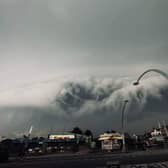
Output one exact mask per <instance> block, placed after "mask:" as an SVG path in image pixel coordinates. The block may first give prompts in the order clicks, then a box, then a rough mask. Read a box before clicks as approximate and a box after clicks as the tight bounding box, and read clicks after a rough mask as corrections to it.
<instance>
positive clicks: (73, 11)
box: [0, 0, 168, 106]
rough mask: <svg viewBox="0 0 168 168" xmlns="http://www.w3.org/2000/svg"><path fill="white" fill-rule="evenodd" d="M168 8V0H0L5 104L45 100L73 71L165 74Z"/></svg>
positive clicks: (131, 75)
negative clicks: (151, 70)
mask: <svg viewBox="0 0 168 168" xmlns="http://www.w3.org/2000/svg"><path fill="white" fill-rule="evenodd" d="M167 9H168V0H0V83H1V87H0V88H1V89H0V91H1V92H2V93H1V95H2V96H1V98H0V104H1V105H6V106H11V105H19V104H22V105H23V103H22V101H23V102H24V103H25V104H26V105H27V104H31V103H32V104H33V105H34V103H35V104H36V101H37V102H38V103H37V104H39V103H41V102H43V103H44V101H45V99H43V98H42V97H44V96H48V97H47V99H50V94H55V93H53V89H51V88H53V87H57V86H56V85H57V84H58V83H60V81H64V80H68V79H69V78H70V79H71V80H72V79H73V78H74V76H75V75H76V76H77V77H76V78H78V77H81V76H85V77H89V76H95V77H101V78H102V77H103V78H106V77H111V78H120V77H124V79H125V78H129V79H131V80H132V79H135V78H136V76H137V75H139V74H140V73H142V72H143V71H144V70H146V69H148V68H160V69H162V70H164V71H166V72H167V71H168V68H167V67H168V10H167ZM52 79H54V80H56V83H55V84H51V85H49V86H48V87H47V86H37V85H35V86H34V88H29V90H28V91H27V93H26V91H23V90H24V86H28V85H29V84H30V85H31V84H32V86H33V84H36V82H37V83H38V82H40V81H44V83H45V82H46V83H49V81H50V80H52ZM48 80H49V81H48ZM19 87H21V89H20V90H19V89H18V88H19ZM22 87H23V88H22ZM39 87H41V88H42V89H41V90H40V89H39ZM12 89H13V90H15V89H18V90H17V91H12ZM6 90H7V91H8V92H10V93H6ZM29 101H30V102H31V103H29Z"/></svg>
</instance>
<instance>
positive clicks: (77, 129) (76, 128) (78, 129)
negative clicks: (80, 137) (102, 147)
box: [71, 127, 83, 134]
mask: <svg viewBox="0 0 168 168" xmlns="http://www.w3.org/2000/svg"><path fill="white" fill-rule="evenodd" d="M71 132H72V133H74V134H82V133H83V132H82V130H81V129H80V128H79V127H75V128H73V130H72V131H71Z"/></svg>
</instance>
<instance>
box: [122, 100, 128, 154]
mask: <svg viewBox="0 0 168 168" xmlns="http://www.w3.org/2000/svg"><path fill="white" fill-rule="evenodd" d="M127 103H128V100H125V101H124V105H123V108H122V116H121V128H122V152H126V147H125V135H124V132H125V129H124V117H125V109H126V106H127Z"/></svg>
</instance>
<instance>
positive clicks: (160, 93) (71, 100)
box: [1, 77, 168, 134]
mask: <svg viewBox="0 0 168 168" xmlns="http://www.w3.org/2000/svg"><path fill="white" fill-rule="evenodd" d="M141 85H142V86H139V87H135V86H133V85H130V83H128V82H123V81H121V80H111V79H95V78H90V79H88V80H81V81H78V82H77V81H76V82H75V81H71V82H66V83H64V84H62V86H61V87H60V89H59V92H58V93H57V95H56V96H55V98H54V99H53V101H52V103H51V104H48V105H46V106H43V107H38V106H34V107H33V106H28V107H24V106H23V107H16V106H13V107H6V108H5V107H4V108H1V113H2V111H5V114H4V113H2V114H4V116H2V117H3V121H4V120H6V123H5V124H4V125H6V126H7V129H8V130H10V131H11V130H16V129H19V128H20V126H21V125H22V131H23V130H25V129H26V128H27V127H29V126H30V125H34V127H35V128H36V131H39V130H43V131H41V133H43V134H44V133H47V131H49V130H50V129H51V128H52V129H53V130H55V131H58V130H59V131H60V130H63V129H67V130H70V129H72V127H74V126H76V125H78V126H80V127H82V128H85V129H86V128H88V127H89V128H91V129H93V130H95V132H96V133H98V132H101V131H103V130H106V129H109V128H111V129H112V128H115V129H118V130H120V119H121V109H122V106H123V102H124V100H126V99H127V100H129V104H128V106H127V112H126V116H127V117H126V118H127V121H128V123H129V124H128V126H127V129H128V130H131V131H136V130H138V131H142V130H144V129H145V126H141V127H140V128H139V127H138V123H139V122H140V123H143V122H144V120H147V119H148V124H149V123H151V125H152V121H154V122H157V120H158V118H159V117H158V116H160V119H162V118H163V116H164V117H165V116H166V113H167V111H166V109H167V102H166V101H167V98H168V95H167V91H168V84H167V81H166V80H160V78H158V77H155V78H149V79H146V80H143V81H142V84H141ZM86 121H87V124H86ZM9 123H10V125H12V127H11V126H9V125H8V124H9ZM135 123H137V125H136V124H135ZM132 124H135V125H136V126H135V127H134V129H133V128H132V127H131V126H132ZM5 129H6V127H4V128H3V129H2V131H4V130H5ZM19 130H21V129H19Z"/></svg>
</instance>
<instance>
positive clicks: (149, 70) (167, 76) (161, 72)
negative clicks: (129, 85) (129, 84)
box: [133, 69, 168, 85]
mask: <svg viewBox="0 0 168 168" xmlns="http://www.w3.org/2000/svg"><path fill="white" fill-rule="evenodd" d="M149 72H156V73H159V74H160V75H162V76H163V77H165V78H166V79H168V74H167V73H165V72H163V71H161V70H159V69H148V70H146V71H145V72H143V73H142V74H141V75H140V76H139V78H138V79H137V81H136V82H134V83H133V85H139V83H140V80H141V79H142V77H143V76H144V75H145V74H147V73H149Z"/></svg>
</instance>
